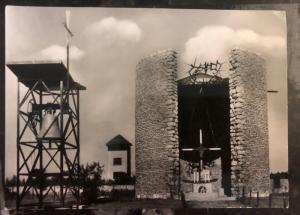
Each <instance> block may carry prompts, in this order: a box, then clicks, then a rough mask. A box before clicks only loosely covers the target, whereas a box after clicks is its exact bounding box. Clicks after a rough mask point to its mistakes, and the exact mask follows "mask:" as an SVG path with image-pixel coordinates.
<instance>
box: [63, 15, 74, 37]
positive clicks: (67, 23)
mask: <svg viewBox="0 0 300 215" xmlns="http://www.w3.org/2000/svg"><path fill="white" fill-rule="evenodd" d="M70 16H71V11H69V10H66V21H65V22H64V27H65V29H66V32H67V40H68V41H69V37H73V36H74V34H73V33H72V31H71V29H70Z"/></svg>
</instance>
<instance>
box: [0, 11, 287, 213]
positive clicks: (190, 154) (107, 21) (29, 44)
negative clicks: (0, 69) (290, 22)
mask: <svg viewBox="0 0 300 215" xmlns="http://www.w3.org/2000/svg"><path fill="white" fill-rule="evenodd" d="M5 46H6V47H5V64H6V67H5V92H6V94H5V95H6V97H5V166H4V169H5V181H4V182H3V183H4V187H5V211H6V213H7V214H16V213H17V212H20V211H25V210H36V211H39V210H44V209H47V210H50V209H51V210H55V209H59V210H61V211H63V210H65V209H76V210H82V211H83V210H85V209H93V211H94V212H91V214H113V212H112V211H114V210H115V209H127V210H133V211H134V209H135V208H160V209H166V208H289V172H288V92H287V88H288V87H287V86H288V77H287V68H288V58H287V21H286V12H285V11H283V10H212V9H211V10H208V9H162V8H161V9H158V8H109V7H107V8H105V7H102V8H100V7H99V8H83V7H76V8H75V7H26V6H7V7H6V9H5ZM143 214H148V213H147V211H146V212H145V213H143ZM149 214H164V213H155V212H151V213H150V212H149ZM166 214H168V213H167V212H166Z"/></svg>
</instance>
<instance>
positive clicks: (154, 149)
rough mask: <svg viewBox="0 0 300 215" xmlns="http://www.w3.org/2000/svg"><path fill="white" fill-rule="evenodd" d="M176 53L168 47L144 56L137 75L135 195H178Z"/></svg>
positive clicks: (157, 196)
mask: <svg viewBox="0 0 300 215" xmlns="http://www.w3.org/2000/svg"><path fill="white" fill-rule="evenodd" d="M176 79H177V57H176V52H174V51H172V50H165V51H160V52H157V53H154V54H153V55H151V56H148V57H146V58H144V59H142V60H141V61H140V62H139V64H138V65H137V76H136V107H135V121H136V133H135V140H136V144H135V145H136V197H137V198H151V199H152V198H161V199H165V198H177V196H178V192H179V190H178V189H179V148H178V147H179V144H178V116H177V112H178V109H177V82H176Z"/></svg>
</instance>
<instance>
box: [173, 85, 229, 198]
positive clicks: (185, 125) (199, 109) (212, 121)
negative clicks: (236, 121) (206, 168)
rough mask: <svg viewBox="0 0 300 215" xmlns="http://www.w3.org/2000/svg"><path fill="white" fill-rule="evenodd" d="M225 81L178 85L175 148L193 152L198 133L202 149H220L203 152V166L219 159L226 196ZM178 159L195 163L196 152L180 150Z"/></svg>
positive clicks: (226, 121)
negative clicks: (177, 118)
mask: <svg viewBox="0 0 300 215" xmlns="http://www.w3.org/2000/svg"><path fill="white" fill-rule="evenodd" d="M229 107H230V103H229V85H228V79H223V80H222V81H218V82H214V83H202V84H191V85H181V84H180V83H179V84H178V113H179V114H178V117H179V123H178V129H179V147H180V149H182V148H195V147H198V146H199V143H200V134H199V133H200V132H199V131H200V128H201V129H202V140H203V146H205V147H209V148H211V147H220V148H222V150H221V151H205V152H204V155H203V157H204V158H203V162H204V163H207V162H211V161H213V160H215V159H217V158H219V157H221V162H222V185H223V187H224V191H225V194H226V195H230V183H231V182H230V163H231V160H230V119H229V111H230V109H229ZM180 159H183V160H185V161H189V162H194V163H196V162H199V153H198V152H195V151H193V152H190V151H189V152H188V151H181V150H180Z"/></svg>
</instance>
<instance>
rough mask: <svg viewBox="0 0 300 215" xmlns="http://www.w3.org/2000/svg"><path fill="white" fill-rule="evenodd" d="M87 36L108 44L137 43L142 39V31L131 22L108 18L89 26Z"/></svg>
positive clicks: (86, 31) (86, 30)
mask: <svg viewBox="0 0 300 215" xmlns="http://www.w3.org/2000/svg"><path fill="white" fill-rule="evenodd" d="M85 34H86V35H88V36H90V37H93V38H94V39H98V40H101V41H105V43H108V44H113V43H115V42H122V41H123V42H131V43H137V42H139V41H140V39H141V36H142V30H141V29H140V28H139V26H138V25H137V24H136V23H135V22H133V21H131V20H125V19H122V20H121V19H116V18H114V17H107V18H104V19H101V20H100V21H97V22H94V23H92V24H91V25H89V26H87V28H86V29H85ZM98 42H100V41H98Z"/></svg>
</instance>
